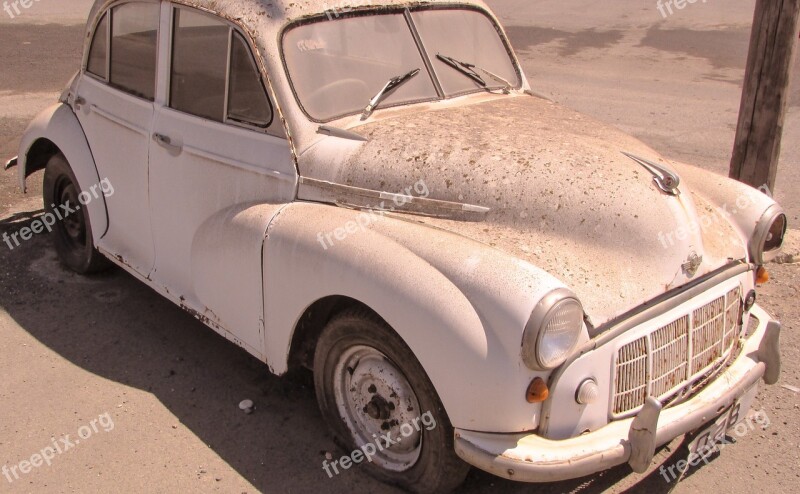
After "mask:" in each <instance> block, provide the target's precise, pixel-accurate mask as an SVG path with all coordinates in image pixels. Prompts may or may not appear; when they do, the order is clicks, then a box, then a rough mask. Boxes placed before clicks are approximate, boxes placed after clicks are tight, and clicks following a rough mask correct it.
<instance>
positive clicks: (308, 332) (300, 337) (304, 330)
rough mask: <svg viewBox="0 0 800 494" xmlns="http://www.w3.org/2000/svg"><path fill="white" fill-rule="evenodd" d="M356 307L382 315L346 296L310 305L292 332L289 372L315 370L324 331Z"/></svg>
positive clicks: (319, 300)
mask: <svg viewBox="0 0 800 494" xmlns="http://www.w3.org/2000/svg"><path fill="white" fill-rule="evenodd" d="M356 307H358V308H362V309H364V310H367V311H369V312H372V313H373V314H375V315H376V316H377V317H380V314H378V313H377V312H375V311H374V310H372V308H370V307H369V306H368V305H367V304H365V303H363V302H361V301H359V300H356V299H354V298H351V297H348V296H345V295H329V296H327V297H323V298H320V299H318V300H316V301H315V302H314V303H312V304H311V305H309V306H308V307H307V308H306V310H305V311H303V314H302V315H301V316H300V319H299V320H298V321H297V324H296V325H295V327H294V329H293V331H292V343H291V346H290V347H289V358H288V367H289V370H290V371H291V370H294V369H297V368H300V367H305V368H307V369H311V370H313V368H314V352H315V351H316V348H317V341H318V340H319V337H320V335H321V334H322V330H323V329H325V326H326V325H327V324H328V322H330V320H331V319H333V318H334V317H336V315H337V314H340V313H342V312H344V311H346V310H348V309H352V308H356ZM381 319H383V318H381Z"/></svg>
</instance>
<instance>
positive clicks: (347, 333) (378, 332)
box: [314, 309, 469, 493]
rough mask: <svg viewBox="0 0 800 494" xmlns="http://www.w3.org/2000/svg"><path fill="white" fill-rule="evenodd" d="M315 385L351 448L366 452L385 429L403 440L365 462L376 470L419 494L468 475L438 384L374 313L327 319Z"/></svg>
mask: <svg viewBox="0 0 800 494" xmlns="http://www.w3.org/2000/svg"><path fill="white" fill-rule="evenodd" d="M314 385H315V389H316V392H317V400H318V402H319V406H320V410H321V411H322V415H323V416H324V417H325V420H326V422H327V423H328V426H329V427H330V429H331V431H332V432H333V434H334V440H335V441H336V442H337V444H339V446H341V447H342V448H343V449H344V451H345V454H347V455H350V454H351V452H355V451H356V450H359V449H360V450H361V451H362V452H366V451H367V450H366V448H368V447H375V446H377V445H378V441H382V440H381V437H383V436H385V435H386V434H389V435H390V436H389V438H390V439H393V440H395V441H396V442H395V443H394V444H393V445H391V446H390V447H384V448H373V449H380V451H376V453H375V454H374V455H373V456H372V457H371V460H370V461H367V460H366V459H363V460H362V461H360V464H359V465H358V467H360V468H363V469H365V470H367V471H368V472H369V473H370V474H371V475H372V476H374V477H376V478H378V479H379V480H381V481H383V482H387V483H390V484H395V485H398V486H401V487H403V488H405V489H408V490H410V491H413V492H419V493H441V492H449V491H452V490H453V489H455V488H456V487H458V486H459V485H460V484H461V483H462V482H463V481H464V478H465V477H466V475H467V472H468V471H469V465H467V464H466V463H464V462H463V461H462V460H461V459H460V458H459V457H458V456H457V455H456V453H455V448H454V444H453V440H454V439H453V426H452V425H451V423H450V419H449V418H448V416H447V413H446V412H445V410H444V407H443V406H442V403H441V401H440V400H439V397H438V395H437V394H436V390H435V389H434V387H433V384H432V383H431V382H430V379H429V378H428V376H427V374H426V373H425V371H424V369H423V368H422V365H421V364H420V363H419V361H418V360H417V358H416V357H415V356H414V353H413V352H412V351H411V349H410V348H408V346H407V345H406V344H405V342H404V341H403V340H402V339H401V338H400V337H399V336H398V335H397V334H396V333H395V332H394V331H393V330H392V329H391V328H390V327H389V326H388V325H387V324H386V323H385V322H384V321H383V320H381V319H380V318H379V317H377V316H376V315H375V314H373V313H372V312H370V311H368V310H364V309H353V310H347V311H345V312H343V313H341V314H339V315H338V316H336V317H334V318H333V320H331V322H329V323H328V325H327V326H326V327H325V329H324V330H323V332H322V335H321V336H320V339H319V341H318V342H317V348H316V352H315V354H314ZM406 424H409V425H406ZM381 444H383V445H384V446H385V445H386V443H385V442H383V441H382V442H381ZM369 445H371V446H369ZM334 461H335V460H334ZM331 463H332V462H331ZM328 466H329V467H331V465H328ZM332 472H333V470H332V469H331V474H332ZM341 472H342V470H339V473H341Z"/></svg>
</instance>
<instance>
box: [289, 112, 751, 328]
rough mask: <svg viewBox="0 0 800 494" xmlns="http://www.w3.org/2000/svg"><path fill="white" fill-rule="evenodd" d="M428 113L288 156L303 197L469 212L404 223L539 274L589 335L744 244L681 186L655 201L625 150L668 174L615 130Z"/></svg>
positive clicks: (587, 123)
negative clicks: (565, 298)
mask: <svg viewBox="0 0 800 494" xmlns="http://www.w3.org/2000/svg"><path fill="white" fill-rule="evenodd" d="M434 108H435V107H432V109H431V110H429V111H424V112H414V113H403V112H396V113H393V114H391V116H389V117H387V118H383V119H381V120H377V121H372V122H368V123H366V124H364V125H361V126H358V127H356V128H354V129H351V130H353V131H355V132H357V133H358V134H360V135H362V136H364V137H365V138H366V139H367V140H366V141H365V142H360V141H355V140H351V139H343V138H337V137H327V138H323V139H322V140H321V141H319V142H318V143H316V144H315V145H314V146H313V147H311V148H310V149H309V150H308V151H307V152H305V153H303V154H302V155H301V156H300V158H299V162H298V165H299V170H300V174H301V176H302V177H303V179H305V183H306V184H307V185H308V186H309V187H307V188H304V187H303V186H301V190H300V198H301V199H316V200H319V194H315V193H314V192H313V191H312V188H313V187H315V186H319V185H320V184H322V185H323V186H325V185H327V186H330V185H333V184H336V185H338V186H340V188H339V190H338V192H336V194H335V195H336V197H338V199H335V200H334V201H333V202H338V203H345V204H351V205H354V206H359V207H370V208H378V207H380V205H381V203H383V205H384V206H383V207H385V208H393V207H395V206H396V204H397V203H396V202H395V201H392V200H381V199H380V197H381V196H380V195H373V196H369V195H368V194H367V195H366V196H365V195H361V196H360V199H359V198H357V197H356V196H358V195H359V194H353V197H351V198H347V197H344V196H345V195H347V191H348V190H356V191H362V192H363V190H364V189H365V190H367V191H378V192H388V193H400V194H406V193H407V192H411V195H420V194H422V195H425V196H426V198H427V199H432V200H435V201H428V202H429V203H430V204H432V205H439V206H441V205H445V206H448V207H452V206H457V207H456V208H455V209H458V208H459V207H460V209H461V210H462V211H465V212H468V213H469V214H467V215H466V216H464V217H458V215H448V214H439V213H441V211H442V209H441V208H439V209H438V210H437V209H436V208H433V209H431V210H430V211H428V212H427V213H428V214H430V216H415V220H418V221H420V222H422V223H424V224H427V225H431V226H433V227H438V228H443V229H446V230H449V231H452V232H454V233H457V234H460V235H462V236H464V237H467V238H470V239H472V240H475V241H478V242H481V243H484V244H487V245H489V246H493V247H495V248H497V249H500V250H502V251H505V252H507V253H509V254H511V255H513V256H515V257H517V258H519V259H522V260H524V261H527V262H529V263H531V264H533V265H535V266H537V267H539V268H542V269H544V270H546V271H548V272H549V273H550V274H552V275H554V276H556V277H558V278H559V279H560V280H562V281H563V282H564V283H565V284H566V285H567V286H569V287H570V288H571V289H572V290H574V291H575V293H576V294H577V295H578V297H579V298H580V300H581V301H582V303H583V305H584V308H585V310H586V312H587V315H588V316H589V317H590V319H591V321H592V323H593V324H594V325H595V326H599V325H602V324H604V323H606V322H608V321H610V320H612V319H614V318H616V317H618V316H619V315H621V314H623V313H624V312H626V311H628V310H631V309H633V308H635V307H637V306H638V305H640V304H642V303H644V302H646V301H648V300H651V299H653V298H654V297H656V296H658V295H661V294H663V293H664V292H665V291H668V290H670V289H673V288H675V287H678V286H681V285H683V284H685V283H687V282H689V281H691V280H692V279H696V278H697V277H700V276H703V275H704V274H707V273H709V272H711V271H713V270H715V269H717V268H719V267H721V266H723V265H725V264H727V263H729V262H730V260H731V259H741V258H744V257H745V256H746V247H745V244H744V242H743V240H742V238H741V236H740V235H739V234H738V233H737V232H736V230H735V229H734V228H733V227H732V226H731V225H730V223H728V222H727V221H726V220H725V219H724V217H723V216H722V215H720V214H718V213H717V212H716V210H715V208H713V207H712V206H711V204H709V203H708V202H706V201H705V200H703V199H702V197H700V196H699V195H697V194H694V193H693V192H692V191H691V190H690V189H689V188H688V186H687V184H686V183H685V182H684V183H682V184H681V185H680V186H679V193H678V194H677V195H670V194H668V193H665V192H663V191H662V190H660V189H659V188H658V187H657V186H656V183H655V182H654V175H653V174H652V173H651V172H650V171H648V169H647V168H646V167H644V166H642V164H640V163H637V162H636V161H635V160H633V159H631V158H630V157H628V156H626V155H625V154H623V153H630V154H632V155H635V156H637V157H641V158H644V159H646V160H649V161H650V162H653V163H657V164H666V165H669V163H668V162H667V161H666V160H664V159H663V158H662V157H660V156H659V155H658V154H657V153H656V152H655V151H653V150H652V149H650V148H649V147H647V146H646V145H644V144H643V143H641V142H639V141H638V140H636V139H634V138H632V137H630V136H628V135H626V134H624V133H623V132H621V131H620V130H618V129H616V128H614V127H610V126H608V125H605V124H602V123H600V122H598V121H596V120H593V119H591V118H589V117H586V116H584V115H581V114H578V113H576V112H573V111H570V110H568V109H566V108H563V107H561V106H559V105H557V104H554V103H551V102H549V101H546V100H543V99H540V98H536V97H530V96H506V97H498V98H497V99H494V100H490V101H487V102H482V103H479V104H461V105H456V106H448V107H446V108H442V109H434ZM365 197H373V199H371V202H370V200H369V199H365ZM383 197H384V198H388V197H392V196H390V195H386V194H383ZM436 201H445V202H441V203H439V202H436ZM401 202H402V201H401ZM483 208H488V210H485V209H483ZM400 209H402V208H400ZM479 211H485V212H482V213H481V212H479ZM418 212H422V213H425V211H424V207H422V210H421V211H418ZM414 241H420V240H419V239H409V242H414ZM410 248H412V249H413V247H411V246H410ZM700 258H702V263H701V264H699V266H691V262H690V261H692V260H695V261H697V260H699V259H700ZM695 269H696V270H695Z"/></svg>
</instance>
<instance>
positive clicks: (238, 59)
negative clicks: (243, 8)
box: [228, 33, 272, 128]
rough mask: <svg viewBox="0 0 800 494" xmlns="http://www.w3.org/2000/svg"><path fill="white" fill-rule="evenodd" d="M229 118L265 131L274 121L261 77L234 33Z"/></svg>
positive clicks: (241, 42)
mask: <svg viewBox="0 0 800 494" xmlns="http://www.w3.org/2000/svg"><path fill="white" fill-rule="evenodd" d="M228 118H229V119H231V120H236V121H237V122H244V123H248V124H250V125H255V126H257V127H264V128H266V127H268V126H269V124H270V123H271V122H272V106H271V105H270V103H269V98H267V93H266V92H264V85H263V84H262V83H261V74H260V73H259V71H258V67H257V66H256V63H255V60H253V55H252V54H251V53H250V48H248V46H247V42H246V41H245V40H244V38H243V37H242V35H241V34H239V33H234V34H233V40H232V43H231V72H230V84H229V94H228Z"/></svg>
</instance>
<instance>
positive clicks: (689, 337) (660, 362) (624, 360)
mask: <svg viewBox="0 0 800 494" xmlns="http://www.w3.org/2000/svg"><path fill="white" fill-rule="evenodd" d="M741 295H742V294H741V288H738V287H737V288H735V289H733V290H731V291H730V292H728V293H727V294H726V295H724V296H722V297H719V298H718V299H716V300H714V301H712V302H710V303H708V304H706V305H704V306H703V307H700V308H698V309H695V310H694V311H692V312H691V314H688V315H685V316H683V317H681V318H680V319H677V320H675V321H673V322H671V323H670V324H667V325H666V326H664V327H661V328H659V329H657V330H655V331H653V332H651V333H650V334H647V335H645V336H642V337H641V338H639V339H637V340H635V341H633V342H631V343H628V344H627V345H625V346H623V347H622V348H620V349H619V350H618V351H617V362H616V365H615V369H614V397H613V400H612V410H611V413H612V415H613V416H615V417H617V416H620V415H623V414H626V413H630V412H632V411H634V410H636V409H638V408H639V407H641V406H642V405H643V404H644V401H645V398H646V397H647V396H654V397H656V398H658V399H659V400H661V401H665V400H666V399H668V398H670V397H671V396H673V395H675V394H676V393H677V392H679V391H680V390H682V389H684V388H685V387H686V386H687V385H688V384H690V383H692V382H693V381H695V380H696V379H698V378H699V377H701V376H703V375H704V374H706V373H707V372H709V371H710V370H711V369H712V368H713V367H714V366H715V365H718V364H719V363H720V362H721V361H722V360H724V359H725V358H727V357H728V355H729V354H730V352H731V349H732V348H733V344H734V342H735V341H736V330H737V329H738V328H739V317H740V311H741V305H742V296H741Z"/></svg>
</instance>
